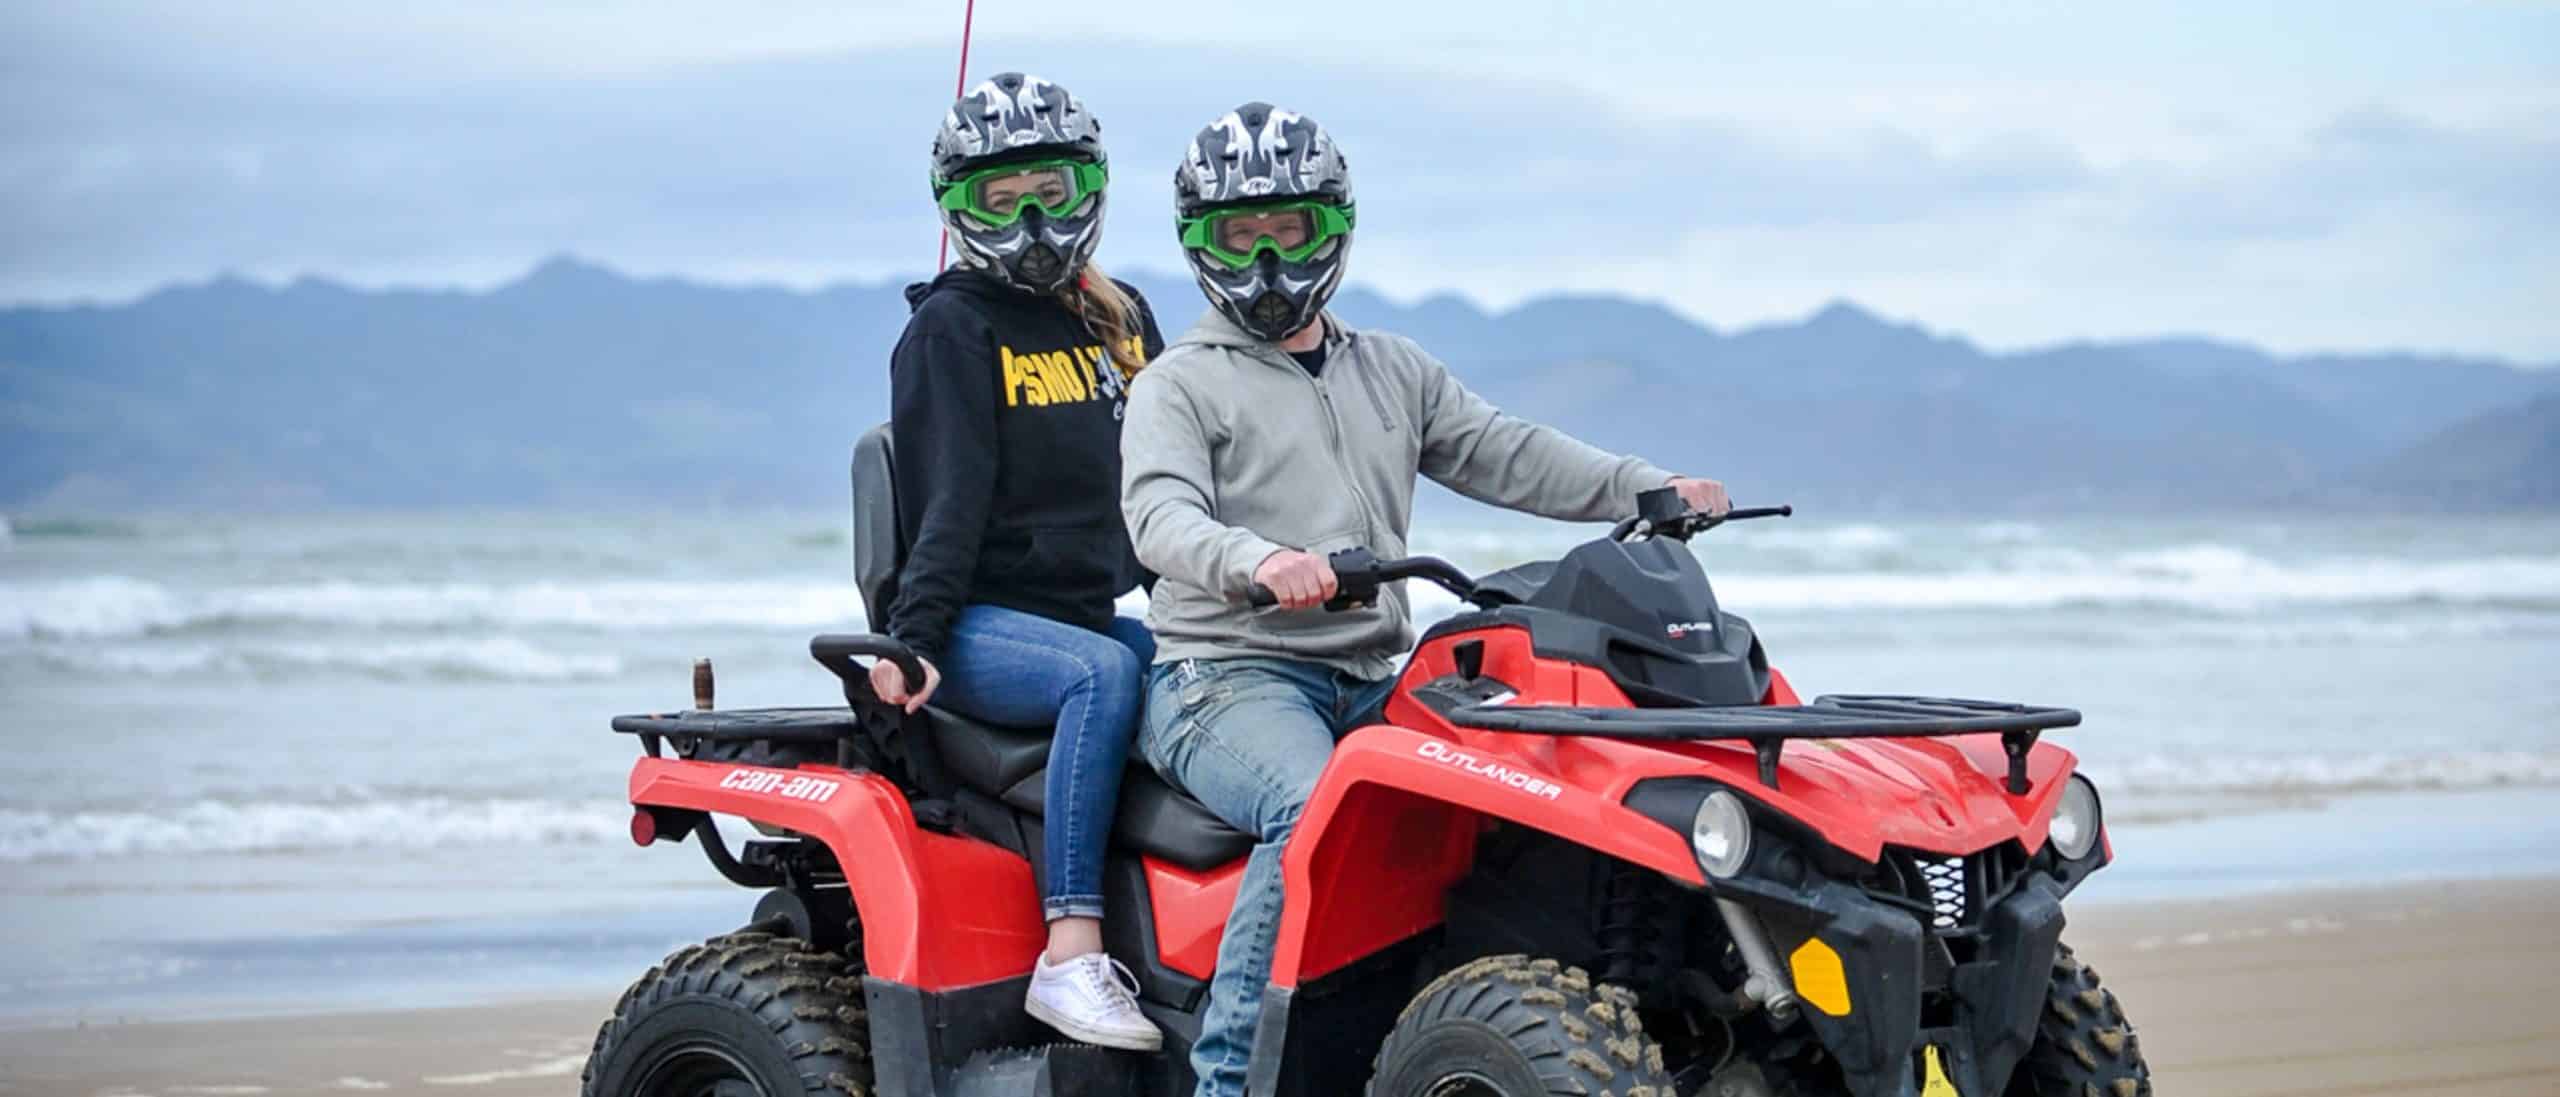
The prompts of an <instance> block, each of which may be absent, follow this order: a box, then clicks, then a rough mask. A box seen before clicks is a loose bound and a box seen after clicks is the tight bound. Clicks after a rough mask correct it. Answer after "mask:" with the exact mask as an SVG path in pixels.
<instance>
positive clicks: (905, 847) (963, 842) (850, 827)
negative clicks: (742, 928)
mask: <svg viewBox="0 0 2560 1097" xmlns="http://www.w3.org/2000/svg"><path fill="white" fill-rule="evenodd" d="M631 802H632V804H633V805H634V806H637V807H644V808H645V807H656V808H677V809H684V810H690V811H707V812H716V813H719V814H724V815H737V816H743V817H745V818H748V819H753V820H756V821H758V822H762V823H768V824H771V825H773V826H777V827H782V828H784V829H786V830H791V831H795V832H798V833H800V834H805V835H808V836H810V837H812V838H815V839H817V840H818V841H819V842H822V843H824V844H825V845H826V847H827V849H828V850H829V851H830V852H832V853H833V854H834V855H835V860H836V864H837V865H839V866H841V867H842V868H843V870H844V877H845V884H846V886H847V887H848V888H850V889H851V890H852V892H853V904H854V909H856V910H858V911H860V912H861V920H862V944H863V947H862V951H863V959H864V961H865V962H866V965H867V970H868V971H869V972H870V974H871V975H872V976H874V977H876V978H880V979H886V980H889V981H891V982H896V983H903V984H906V985H908V986H911V987H917V988H920V989H923V990H929V991H933V990H947V989H952V988H957V987H967V986H975V985H978V984H982V983H991V982H995V981H997V980H1001V979H1010V978H1013V977H1015V976H1019V975H1021V974H1022V973H1024V972H1026V971H1029V970H1031V962H1032V960H1033V958H1034V957H1036V956H1037V955H1038V954H1039V951H1040V948H1041V945H1042V943H1043V942H1044V941H1045V940H1046V936H1045V932H1044V930H1043V929H1042V926H1041V924H1040V897H1039V894H1038V892H1037V890H1036V889H1035V888H1034V886H1033V884H1032V878H1031V866H1030V865H1029V863H1027V862H1025V861H1024V860H1023V859H1022V858H1020V857H1016V856H1014V855H1013V854H1012V853H1009V852H1007V851H1005V850H1003V849H1000V848H997V847H995V846H992V845H989V844H987V843H984V842H977V841H972V840H970V839H967V838H956V837H952V836H950V835H945V834H936V833H933V832H931V831H928V830H925V829H923V828H921V827H918V826H917V825H916V817H915V813H914V811H913V810H911V809H910V808H909V807H908V806H907V798H906V797H905V796H904V795H903V794H901V793H900V792H899V791H898V788H897V786H896V785H893V784H891V783H890V782H889V780H888V779H887V778H885V777H882V776H880V775H879V774H876V773H858V772H854V771H851V770H845V769H839V768H836V767H834V766H822V765H804V766H801V767H800V768H797V769H776V768H772V767H767V766H750V765H737V764H732V763H727V762H696V761H686V760H682V759H675V758H642V759H640V760H639V762H638V763H636V764H635V765H634V766H633V768H632V770H631ZM1657 829H1658V828H1657Z"/></svg>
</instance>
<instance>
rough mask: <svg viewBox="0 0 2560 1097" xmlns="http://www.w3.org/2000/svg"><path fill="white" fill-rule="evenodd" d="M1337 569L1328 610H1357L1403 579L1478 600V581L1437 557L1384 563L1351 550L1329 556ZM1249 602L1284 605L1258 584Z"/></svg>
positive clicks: (1248, 593)
mask: <svg viewBox="0 0 2560 1097" xmlns="http://www.w3.org/2000/svg"><path fill="white" fill-rule="evenodd" d="M1325 563H1326V564H1328V565H1330V566H1331V567H1332V568H1333V577H1334V584H1335V585H1334V595H1333V597H1332V598H1329V599H1327V600H1326V601H1325V604H1324V608H1326V609H1328V610H1345V609H1356V608H1358V607H1360V606H1365V605H1368V604H1369V603H1371V602H1375V601H1377V600H1378V588H1379V587H1381V586H1384V585H1386V584H1388V583H1392V582H1395V581H1396V580H1399V579H1428V580H1430V581H1432V582H1434V583H1438V584H1440V586H1442V587H1443V588H1446V589H1447V590H1448V592H1449V593H1451V594H1455V595H1457V596H1458V597H1460V598H1462V599H1465V600H1467V601H1474V600H1475V596H1476V581H1475V580H1473V579H1470V578H1468V577H1467V573H1466V572H1463V571H1460V570H1458V566H1457V565H1456V564H1452V563H1450V562H1448V561H1446V560H1443V559H1440V558H1439V557H1437V556H1407V557H1403V558H1401V559H1395V560H1381V559H1378V558H1377V556H1376V555H1375V554H1372V553H1371V552H1370V551H1369V550H1368V549H1364V548H1347V549H1343V550H1342V551H1340V552H1336V553H1334V554H1332V555H1330V556H1327V557H1325ZM1245 599H1246V601H1248V602H1249V603H1251V604H1252V605H1253V606H1254V607H1255V608H1257V609H1261V608H1267V607H1270V606H1276V605H1279V604H1280V597H1279V596H1278V595H1276V594H1273V593H1272V592H1271V588H1269V587H1266V586H1263V585H1262V584H1260V583H1255V584H1253V586H1251V587H1250V588H1247V589H1246V591H1245Z"/></svg>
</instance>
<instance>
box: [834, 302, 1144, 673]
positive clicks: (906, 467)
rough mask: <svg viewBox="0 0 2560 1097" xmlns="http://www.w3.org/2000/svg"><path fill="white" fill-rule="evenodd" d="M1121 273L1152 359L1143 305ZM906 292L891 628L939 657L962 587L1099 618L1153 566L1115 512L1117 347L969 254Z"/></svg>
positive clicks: (986, 598)
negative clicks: (909, 310)
mask: <svg viewBox="0 0 2560 1097" xmlns="http://www.w3.org/2000/svg"><path fill="white" fill-rule="evenodd" d="M1121 288H1122V289H1123V290H1126V291H1127V292H1128V294H1129V298H1130V300H1132V301H1135V302H1137V305H1138V313H1139V328H1140V335H1139V338H1140V339H1142V340H1143V341H1144V343H1145V352H1146V357H1148V358H1150V359H1152V358H1153V357H1154V356H1155V355H1157V354H1159V353H1162V352H1163V350H1164V336H1163V335H1162V334H1161V333H1159V332H1158V331H1157V330H1156V321H1155V315H1154V313H1153V312H1152V311H1151V310H1149V309H1148V308H1147V304H1146V301H1145V299H1144V298H1141V297H1139V296H1138V292H1137V291H1136V290H1134V289H1130V288H1129V286H1128V284H1127V283H1121ZM907 303H908V304H909V305H910V306H912V307H913V308H914V310H915V311H914V315H913V316H911V317H910V318H909V319H908V320H907V330H906V334H905V335H903V336H901V337H900V338H899V340H898V349H897V351H896V352H895V353H894V354H892V355H891V357H890V359H889V393H890V403H889V423H890V426H889V432H890V435H891V443H892V445H893V446H894V447H895V454H896V456H895V463H896V468H897V481H898V528H899V529H900V530H901V531H902V532H903V534H904V536H905V537H906V541H907V544H906V562H905V564H904V565H903V566H902V567H901V568H900V569H899V572H898V593H897V597H896V599H895V600H894V601H893V602H892V603H891V608H890V611H889V622H888V624H889V630H888V631H889V634H890V635H891V636H894V637H896V638H897V639H898V640H899V641H901V642H903V643H905V644H906V645H907V646H908V647H911V648H914V649H915V650H916V652H917V653H918V654H920V655H923V656H924V657H925V658H927V659H933V660H936V661H939V660H940V659H941V658H942V653H943V649H944V647H945V646H946V644H947V642H948V640H949V636H950V631H951V620H952V617H953V616H954V615H956V614H957V613H959V612H960V607H962V606H964V605H967V604H969V603H973V602H983V603H987V604H990V605H998V606H1004V607H1006V608H1008V609H1017V610H1021V611H1023V612H1025V613H1035V614H1038V615H1040V616H1042V617H1047V618H1050V619H1053V620H1057V621H1063V622H1066V623H1068V624H1071V625H1077V626H1081V627H1084V628H1088V629H1095V630H1100V629H1101V628H1102V627H1103V626H1104V625H1105V624H1107V623H1109V622H1110V620H1111V614H1112V606H1111V603H1112V600H1113V599H1115V598H1117V597H1119V596H1120V594H1122V593H1123V592H1125V591H1127V590H1129V589H1130V588H1131V587H1135V586H1138V585H1139V584H1140V583H1142V582H1145V581H1147V580H1149V579H1151V578H1152V576H1149V575H1147V574H1146V573H1145V571H1144V570H1143V569H1142V568H1140V567H1139V565H1138V558H1137V556H1136V554H1135V553H1133V552H1132V551H1131V550H1130V548H1129V531H1128V527H1127V526H1126V525H1124V524H1123V523H1122V522H1121V520H1120V420H1121V417H1122V414H1123V413H1124V411H1125V409H1126V407H1127V404H1128V397H1127V393H1128V379H1129V376H1130V372H1129V370H1128V369H1127V366H1128V365H1134V363H1131V362H1130V361H1129V359H1130V355H1129V354H1128V353H1127V351H1128V350H1129V349H1130V348H1115V349H1113V350H1111V351H1110V352H1108V353H1106V352H1105V351H1104V349H1103V347H1102V345H1101V340H1100V339H1099V338H1097V337H1096V336H1095V335H1094V334H1093V333H1092V332H1091V331H1090V330H1088V329H1087V328H1086V327H1085V325H1084V323H1083V321H1081V320H1079V319H1077V317H1076V315H1075V313H1074V312H1073V311H1072V310H1070V309H1069V308H1068V307H1067V306H1066V305H1065V304H1064V303H1062V302H1060V301H1059V300H1058V299H1057V298H1055V297H1052V296H1048V295H1041V294H1031V293H1025V292H1022V291H1020V290H1016V289H1013V288H1011V287H1008V286H1006V285H1004V284H1003V283H1001V282H998V281H996V280H994V279H992V278H989V277H987V276H986V275H984V274H980V273H978V272H977V271H974V270H967V269H953V270H948V271H945V272H943V273H942V275H941V276H940V277H938V278H935V279H934V280H933V281H932V282H930V283H922V284H918V285H914V286H909V287H907ZM875 627H877V626H876V623H875Z"/></svg>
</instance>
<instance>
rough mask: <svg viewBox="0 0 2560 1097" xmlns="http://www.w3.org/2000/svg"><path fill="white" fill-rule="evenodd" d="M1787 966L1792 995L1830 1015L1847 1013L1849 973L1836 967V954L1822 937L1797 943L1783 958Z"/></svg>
mask: <svg viewBox="0 0 2560 1097" xmlns="http://www.w3.org/2000/svg"><path fill="white" fill-rule="evenodd" d="M1787 967H1788V968H1789V969H1790V970H1792V971H1793V972H1794V973H1795V977H1796V997H1798V998H1802V999H1804V1001H1805V1004H1806V1005H1809V1006H1812V1007H1813V1008H1815V1009H1818V1010H1821V1011H1822V1012H1824V1013H1828V1014H1830V1015H1831V1016H1834V1017H1846V1016H1848V1015H1849V975H1848V973H1847V972H1845V971H1843V970H1841V968H1840V954H1839V953H1837V952H1833V951H1831V946H1829V945H1826V944H1823V943H1822V938H1820V937H1815V938H1812V939H1810V940H1807V941H1806V942H1805V943H1804V944H1803V945H1801V946H1798V947H1797V949H1796V950H1795V952H1794V953H1792V954H1790V955H1789V956H1788V957H1787Z"/></svg>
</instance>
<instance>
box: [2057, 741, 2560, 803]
mask: <svg viewBox="0 0 2560 1097" xmlns="http://www.w3.org/2000/svg"><path fill="white" fill-rule="evenodd" d="M2083 768H2085V769H2086V770H2087V771H2088V773H2089V775H2090V777H2091V779H2093V780H2096V781H2098V782H2099V783H2100V786H2101V787H2103V788H2108V789H2111V790H2112V789H2116V788H2122V789H2126V790H2129V791H2132V792H2136V793H2169V792H2214V793H2298V792H2311V793H2343V792H2383V791H2417V790H2428V789H2473V788H2496V787H2501V786H2515V785H2551V784H2560V753H2551V752H2547V751H2526V750H2491V751H2447V752H2442V753H2435V754H2388V753H2358V754H2338V755H2326V756H2314V755H2275V756H2251V755H2233V754H2220V753H2213V752H2197V753H2186V754H2176V755H2147V756H2143V757H2140V758H2133V759H2127V760H2121V761H2118V760H2100V759H2086V760H2084V761H2083Z"/></svg>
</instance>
